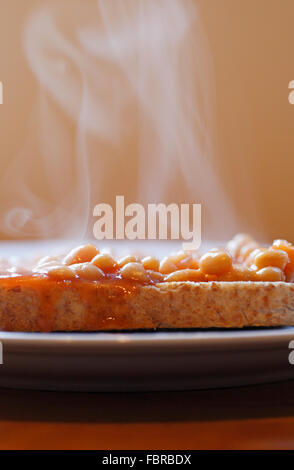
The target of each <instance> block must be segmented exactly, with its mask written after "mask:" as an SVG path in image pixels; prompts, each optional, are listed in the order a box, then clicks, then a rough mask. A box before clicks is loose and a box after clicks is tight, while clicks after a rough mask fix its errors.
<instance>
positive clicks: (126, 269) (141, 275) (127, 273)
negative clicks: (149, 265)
mask: <svg viewBox="0 0 294 470" xmlns="http://www.w3.org/2000/svg"><path fill="white" fill-rule="evenodd" d="M120 274H121V277H122V278H123V279H130V280H133V281H141V282H145V281H147V280H148V276H147V273H146V271H145V269H144V268H143V266H142V264H141V263H128V264H125V265H124V266H123V267H122V269H121V270H120Z"/></svg>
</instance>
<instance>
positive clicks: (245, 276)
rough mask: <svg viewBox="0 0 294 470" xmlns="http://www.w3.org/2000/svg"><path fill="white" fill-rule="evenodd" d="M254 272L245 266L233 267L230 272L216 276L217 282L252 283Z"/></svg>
mask: <svg viewBox="0 0 294 470" xmlns="http://www.w3.org/2000/svg"><path fill="white" fill-rule="evenodd" d="M254 280H255V270H253V269H250V268H248V267H246V266H240V265H237V264H235V265H233V269H232V271H229V272H226V273H224V274H221V275H220V276H218V281H223V282H234V281H239V282H240V281H254Z"/></svg>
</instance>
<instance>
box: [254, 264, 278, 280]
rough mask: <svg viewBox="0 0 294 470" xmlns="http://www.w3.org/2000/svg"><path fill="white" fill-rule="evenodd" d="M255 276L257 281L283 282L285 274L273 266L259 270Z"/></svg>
mask: <svg viewBox="0 0 294 470" xmlns="http://www.w3.org/2000/svg"><path fill="white" fill-rule="evenodd" d="M255 276H256V280H257V281H265V282H266V281H269V282H276V281H285V274H284V273H283V271H282V270H281V269H280V268H276V267H273V266H267V267H266V268H262V269H259V270H258V271H257V272H256V274H255Z"/></svg>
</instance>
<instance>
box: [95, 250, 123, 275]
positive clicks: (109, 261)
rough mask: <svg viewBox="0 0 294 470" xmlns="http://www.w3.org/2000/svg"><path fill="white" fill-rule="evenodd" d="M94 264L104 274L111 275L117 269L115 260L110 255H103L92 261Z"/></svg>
mask: <svg viewBox="0 0 294 470" xmlns="http://www.w3.org/2000/svg"><path fill="white" fill-rule="evenodd" d="M92 263H93V264H94V265H95V266H97V268H99V269H101V270H102V271H103V272H104V273H111V272H114V271H115V270H116V269H117V263H116V261H115V259H114V258H113V257H112V256H111V255H109V254H108V253H101V254H99V255H97V256H95V258H93V259H92Z"/></svg>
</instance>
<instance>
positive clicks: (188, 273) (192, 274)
mask: <svg viewBox="0 0 294 470" xmlns="http://www.w3.org/2000/svg"><path fill="white" fill-rule="evenodd" d="M164 280H165V281H166V282H180V281H194V282H205V281H206V278H205V274H203V272H201V271H200V269H179V270H178V271H175V272H173V273H170V274H168V275H167V276H165V278H164Z"/></svg>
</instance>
